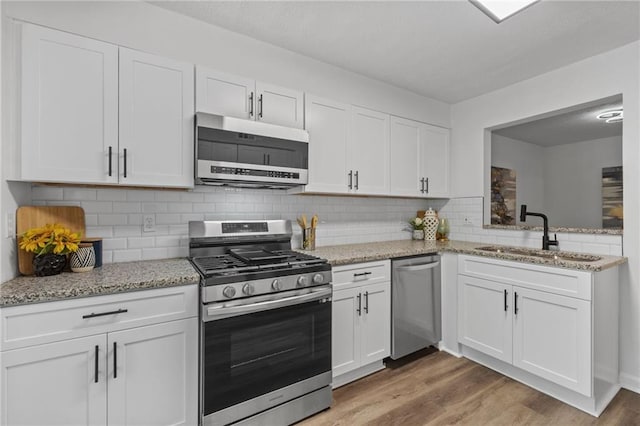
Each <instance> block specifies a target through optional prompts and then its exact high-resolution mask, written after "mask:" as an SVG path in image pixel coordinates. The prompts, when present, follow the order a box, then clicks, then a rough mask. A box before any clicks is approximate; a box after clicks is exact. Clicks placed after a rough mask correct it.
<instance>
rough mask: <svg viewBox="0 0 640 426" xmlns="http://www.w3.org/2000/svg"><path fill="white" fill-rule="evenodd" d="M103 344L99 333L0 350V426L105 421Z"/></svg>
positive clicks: (96, 423)
mask: <svg viewBox="0 0 640 426" xmlns="http://www.w3.org/2000/svg"><path fill="white" fill-rule="evenodd" d="M106 347H107V338H106V336H105V335H98V336H91V337H83V338H80V339H72V340H67V341H63V342H57V343H49V344H46V345H38V346H33V347H30V348H25V349H16V350H13V351H7V352H2V353H0V364H1V366H2V370H1V372H0V374H2V391H1V392H0V393H1V394H2V401H1V404H2V406H1V409H0V412H1V413H2V417H1V418H0V422H1V424H2V425H106V424H107V398H106V396H107V381H106V368H105V367H106V364H107V356H106ZM96 355H97V356H96ZM96 366H97V368H96Z"/></svg>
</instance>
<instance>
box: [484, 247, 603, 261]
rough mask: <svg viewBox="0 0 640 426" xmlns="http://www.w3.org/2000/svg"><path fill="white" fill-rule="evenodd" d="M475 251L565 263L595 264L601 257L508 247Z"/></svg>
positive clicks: (485, 248)
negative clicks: (563, 261)
mask: <svg viewBox="0 0 640 426" xmlns="http://www.w3.org/2000/svg"><path fill="white" fill-rule="evenodd" d="M476 250H482V251H487V252H491V253H504V254H513V255H516V256H531V257H538V258H541V259H548V260H565V261H567V262H596V261H598V260H601V259H602V257H600V256H594V255H591V254H581V253H567V252H561V251H560V252H558V251H546V250H545V251H543V250H536V249H528V248H525V247H509V246H485V247H478V248H476Z"/></svg>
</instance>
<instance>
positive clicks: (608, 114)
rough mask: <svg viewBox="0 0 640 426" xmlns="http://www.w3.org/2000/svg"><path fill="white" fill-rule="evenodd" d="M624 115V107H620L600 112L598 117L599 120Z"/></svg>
mask: <svg viewBox="0 0 640 426" xmlns="http://www.w3.org/2000/svg"><path fill="white" fill-rule="evenodd" d="M622 115H623V110H622V108H620V109H611V110H609V111H605V112H601V113H600V114H598V115H597V116H596V118H597V119H598V120H608V119H611V118H616V117H621V118H622Z"/></svg>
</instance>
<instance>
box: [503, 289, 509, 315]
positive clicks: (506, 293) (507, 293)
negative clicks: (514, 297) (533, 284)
mask: <svg viewBox="0 0 640 426" xmlns="http://www.w3.org/2000/svg"><path fill="white" fill-rule="evenodd" d="M508 296H509V292H508V291H507V290H505V291H504V311H505V312H507V309H508V308H509V305H507V297H508Z"/></svg>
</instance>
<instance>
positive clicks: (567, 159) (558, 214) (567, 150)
mask: <svg viewBox="0 0 640 426" xmlns="http://www.w3.org/2000/svg"><path fill="white" fill-rule="evenodd" d="M544 157H545V158H544V165H545V171H544V197H545V198H544V200H545V206H546V209H545V210H543V212H544V213H546V214H547V216H549V225H550V226H561V227H575V228H601V227H602V168H603V167H613V166H620V165H621V164H622V138H621V137H620V136H616V137H611V138H604V139H595V140H591V141H584V142H578V143H571V144H566V145H558V146H553V147H548V148H545V149H544Z"/></svg>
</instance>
